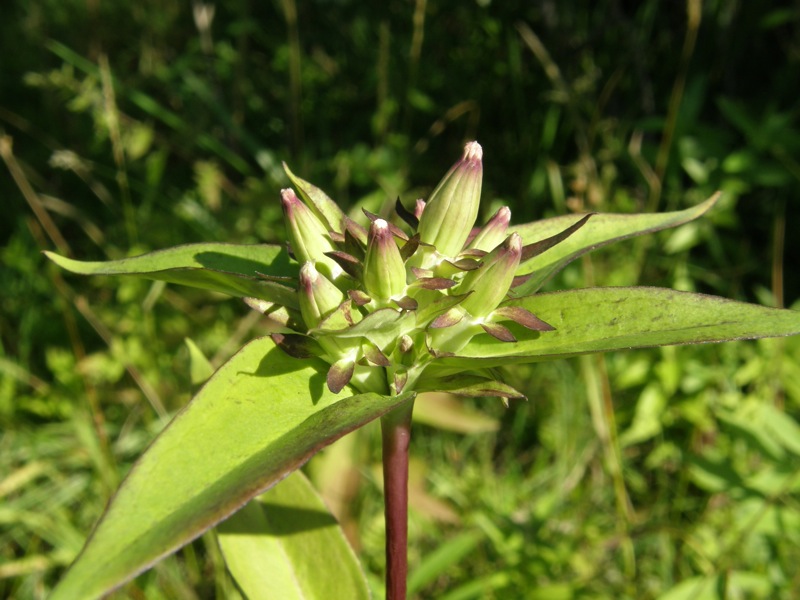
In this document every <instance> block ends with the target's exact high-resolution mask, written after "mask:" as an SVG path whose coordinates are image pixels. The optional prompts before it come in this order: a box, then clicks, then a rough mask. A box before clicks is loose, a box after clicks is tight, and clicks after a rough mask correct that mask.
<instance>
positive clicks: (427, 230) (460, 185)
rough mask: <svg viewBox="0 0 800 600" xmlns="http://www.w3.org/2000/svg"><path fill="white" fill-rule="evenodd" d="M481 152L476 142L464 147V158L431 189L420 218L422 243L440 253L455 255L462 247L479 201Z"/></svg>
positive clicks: (481, 174) (473, 220) (476, 213)
mask: <svg viewBox="0 0 800 600" xmlns="http://www.w3.org/2000/svg"><path fill="white" fill-rule="evenodd" d="M482 180H483V150H482V149H481V146H480V144H478V142H469V143H468V144H467V145H466V146H464V156H463V157H462V158H461V160H459V161H458V162H457V163H456V164H455V165H453V167H452V168H451V169H450V170H449V171H448V172H447V175H445V176H444V178H443V179H442V180H441V181H440V182H439V185H437V186H436V189H435V190H433V193H432V194H431V197H430V198H429V199H428V203H427V204H426V205H425V210H424V211H423V212H422V216H421V217H420V219H419V230H418V231H419V234H420V238H421V240H422V241H423V242H425V243H427V244H433V245H434V246H435V247H436V249H437V250H438V251H439V253H440V254H443V255H444V256H455V255H456V254H458V253H459V252H460V251H461V250H462V249H463V247H464V243H465V242H466V241H467V238H468V237H469V233H470V231H471V230H472V226H473V225H474V224H475V219H476V218H477V217H478V207H479V205H480V201H481V184H482Z"/></svg>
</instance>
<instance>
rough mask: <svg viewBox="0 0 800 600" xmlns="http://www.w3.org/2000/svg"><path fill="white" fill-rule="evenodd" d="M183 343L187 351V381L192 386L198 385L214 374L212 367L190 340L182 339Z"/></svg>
mask: <svg viewBox="0 0 800 600" xmlns="http://www.w3.org/2000/svg"><path fill="white" fill-rule="evenodd" d="M183 343H184V344H186V348H187V349H188V350H189V380H190V381H191V382H192V385H200V384H201V383H203V382H205V381H207V380H208V378H209V377H211V375H213V374H214V367H212V366H211V363H210V362H209V360H208V359H207V358H206V355H205V354H203V351H202V350H200V348H198V347H197V344H195V343H194V340H192V338H188V337H187V338H184V340H183Z"/></svg>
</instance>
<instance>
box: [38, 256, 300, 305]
mask: <svg viewBox="0 0 800 600" xmlns="http://www.w3.org/2000/svg"><path fill="white" fill-rule="evenodd" d="M45 254H46V255H47V257H48V258H49V259H50V260H52V261H53V262H54V263H56V264H57V265H59V266H60V267H62V268H64V269H66V270H67V271H71V272H72V273H78V274H80V275H135V276H139V277H145V278H147V279H157V280H160V281H167V282H169V283H180V284H182V285H188V286H192V287H199V288H204V289H207V290H213V291H215V292H221V293H223V294H229V295H231V296H239V297H243V296H252V297H254V298H261V299H263V300H269V301H270V302H276V303H278V304H283V305H288V306H296V304H297V301H296V297H295V293H294V291H293V290H292V289H291V288H289V287H287V286H285V285H282V284H279V283H277V282H274V281H267V280H264V279H263V278H261V277H259V273H263V274H266V275H281V276H290V275H296V271H295V270H294V269H292V267H291V266H290V264H289V258H288V256H287V255H286V252H284V251H283V249H282V248H281V247H280V246H272V245H268V244H258V245H236V244H220V243H209V244H187V245H184V246H175V247H174V248H169V249H167V250H158V251H156V252H150V253H148V254H143V255H141V256H135V257H132V258H122V259H120V260H110V261H99V262H92V261H80V260H73V259H71V258H66V257H63V256H59V255H58V254H55V253H53V252H45Z"/></svg>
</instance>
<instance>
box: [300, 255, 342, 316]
mask: <svg viewBox="0 0 800 600" xmlns="http://www.w3.org/2000/svg"><path fill="white" fill-rule="evenodd" d="M298 294H299V298H298V300H299V303H300V314H301V315H302V316H303V321H304V322H305V324H306V327H308V328H309V329H313V328H314V327H316V326H317V325H319V323H320V321H322V320H323V319H324V318H325V317H327V316H328V315H329V314H331V313H332V312H333V311H335V310H336V309H337V308H339V306H340V305H341V303H342V302H344V300H345V296H344V293H343V292H342V291H341V290H340V289H339V288H337V287H336V286H335V285H333V283H331V282H330V281H329V280H328V279H327V278H326V277H325V276H324V275H322V274H321V273H320V272H319V271H317V269H316V267H315V266H314V263H313V262H310V261H309V262H306V263H303V266H302V267H301V268H300V286H299V288H298Z"/></svg>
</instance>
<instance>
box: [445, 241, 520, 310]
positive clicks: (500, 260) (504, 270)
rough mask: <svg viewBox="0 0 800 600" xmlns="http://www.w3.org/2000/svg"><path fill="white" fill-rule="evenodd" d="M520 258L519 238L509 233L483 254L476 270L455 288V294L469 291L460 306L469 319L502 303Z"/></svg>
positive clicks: (468, 274)
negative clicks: (503, 239)
mask: <svg viewBox="0 0 800 600" xmlns="http://www.w3.org/2000/svg"><path fill="white" fill-rule="evenodd" d="M521 255H522V238H520V237H519V235H517V234H516V233H512V234H511V235H510V236H508V238H506V240H505V241H504V242H503V243H502V244H500V245H499V246H497V247H496V248H495V249H494V250H492V251H491V252H490V253H489V254H487V255H486V256H485V257H484V259H483V266H482V267H481V268H480V269H476V270H474V271H469V272H468V273H467V274H466V275H465V276H464V279H463V280H462V281H461V284H460V285H459V287H458V293H459V294H465V293H467V292H472V293H471V294H470V295H469V296H467V298H466V299H465V300H464V302H462V303H461V307H462V308H464V309H465V310H466V311H467V312H469V313H470V314H471V315H472V316H473V317H485V316H486V315H488V314H489V313H491V312H492V311H493V310H494V309H495V308H497V306H498V305H499V304H500V303H501V302H502V301H503V299H504V298H505V296H506V294H507V293H508V290H509V288H510V287H511V282H512V281H513V280H514V274H515V273H516V271H517V267H518V266H519V259H520V256H521Z"/></svg>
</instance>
